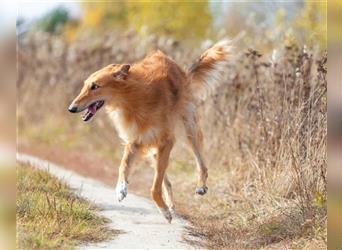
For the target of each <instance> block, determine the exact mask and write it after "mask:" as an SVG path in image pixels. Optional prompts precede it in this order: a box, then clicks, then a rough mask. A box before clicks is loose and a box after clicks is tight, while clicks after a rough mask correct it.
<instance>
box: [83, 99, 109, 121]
mask: <svg viewBox="0 0 342 250" xmlns="http://www.w3.org/2000/svg"><path fill="white" fill-rule="evenodd" d="M103 104H104V101H97V102H93V103H92V104H90V105H89V107H88V108H87V109H86V111H85V112H84V114H83V116H82V120H83V121H85V122H87V121H89V120H90V119H91V118H92V117H93V116H94V115H95V114H96V112H97V111H98V110H99V109H100V108H102V106H103Z"/></svg>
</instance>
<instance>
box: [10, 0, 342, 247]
mask: <svg viewBox="0 0 342 250" xmlns="http://www.w3.org/2000/svg"><path fill="white" fill-rule="evenodd" d="M335 4H336V6H337V7H336V8H340V5H339V2H338V1H336V3H335ZM16 20H17V21H16V27H17V28H16V32H17V44H18V47H17V60H18V71H17V100H18V101H17V136H18V137H17V143H18V150H19V151H21V152H26V153H30V154H34V155H37V156H40V157H43V158H47V159H50V160H52V161H55V162H57V163H60V164H63V165H65V166H66V167H70V168H72V169H74V170H75V171H78V172H80V173H82V174H84V175H87V176H92V177H94V178H97V179H100V180H102V181H104V182H105V183H107V184H110V185H112V186H113V185H114V183H115V181H116V179H115V176H116V171H117V170H116V169H117V166H118V162H119V160H120V157H121V153H122V145H121V142H120V140H119V139H118V137H117V135H116V133H115V131H114V127H113V125H112V123H111V122H110V121H109V119H108V118H107V116H106V114H105V113H104V112H100V113H99V114H98V115H97V117H96V118H95V119H94V120H93V121H92V122H91V123H89V124H85V123H83V122H82V120H81V119H80V117H79V116H78V115H71V114H69V113H68V112H67V107H68V105H69V104H70V102H71V100H72V99H73V98H74V97H75V95H76V94H77V93H78V91H79V90H80V88H81V86H82V84H83V81H84V80H85V79H86V78H87V77H88V76H89V75H90V74H91V73H92V72H94V71H96V70H97V69H99V68H101V67H103V66H106V65H107V64H110V63H124V62H125V63H133V62H135V61H137V60H140V59H142V58H143V57H144V56H145V55H146V54H148V53H149V52H151V51H152V50H154V49H157V48H159V49H161V50H162V51H164V52H165V53H167V54H168V55H169V56H171V57H172V58H173V59H174V60H175V61H176V62H178V63H179V64H180V65H181V66H182V67H184V69H187V68H188V67H189V66H190V65H191V64H192V62H193V61H194V60H196V59H197V58H198V57H199V55H200V54H201V53H202V52H203V51H204V50H205V49H206V48H208V47H209V46H211V45H212V44H213V43H215V42H216V41H218V40H220V39H222V38H225V37H229V38H232V39H234V41H235V43H234V46H235V53H234V58H233V59H232V61H231V63H230V65H229V67H228V68H227V72H226V76H225V81H224V82H223V84H222V85H221V86H220V87H219V89H217V90H216V91H215V92H213V93H212V94H211V95H210V96H209V98H207V100H205V101H204V102H202V103H201V104H200V107H199V109H200V113H201V117H202V119H201V122H200V123H201V125H202V127H203V132H204V136H205V155H206V158H207V162H208V166H209V176H210V177H209V189H210V192H209V194H208V195H207V196H206V197H204V198H203V199H201V200H194V199H193V189H194V187H195V178H196V174H195V170H194V161H193V159H192V157H191V156H189V154H188V153H187V152H184V151H183V150H182V147H181V145H179V146H178V147H176V148H175V149H174V151H173V155H172V156H173V157H172V161H171V165H170V167H169V170H168V171H169V175H170V179H171V181H172V183H173V184H174V189H175V190H176V191H175V192H176V202H177V203H176V205H177V206H178V207H179V211H180V213H182V214H183V215H184V216H187V218H188V219H189V220H190V221H191V222H192V229H191V230H192V231H193V233H196V234H198V235H201V236H202V237H203V239H204V243H203V244H204V246H205V247H208V248H232V249H234V247H235V249H236V248H244V249H246V248H279V247H287V248H292V249H293V248H299V247H300V248H302V247H303V248H307V249H322V248H323V249H324V248H326V247H327V76H326V75H327V2H326V1H304V0H303V1H291V2H286V1H272V2H271V1H244V2H236V1H234V2H230V1H224V2H223V1H196V2H187V1H186V2H177V1H163V2H162V1H160V2H138V1H134V2H133V1H132V2H124V1H122V2H120V1H116V2H101V3H100V2H89V1H80V2H52V1H51V2H21V3H20V5H19V6H18V17H17V19H16ZM336 30H338V28H336ZM334 34H338V32H337V31H336V32H334ZM12 45H13V44H12ZM4 51H6V50H4ZM7 51H8V50H7ZM204 118H205V119H204ZM138 165H144V164H138ZM341 172H342V171H341V170H339V171H336V175H334V176H335V178H336V179H337V180H340V177H342V174H341ZM131 179H132V180H131V182H132V184H131V187H130V188H132V189H133V190H134V191H135V192H137V193H139V194H141V195H146V196H148V195H149V189H150V186H148V185H146V183H151V180H152V170H151V169H150V168H146V167H140V166H137V167H135V170H134V173H133V174H132V178H131ZM336 183H338V182H336ZM188 200H191V204H189V202H187V201H188ZM336 200H338V199H337V198H336ZM340 201H341V200H338V202H340ZM337 216H338V213H337ZM339 216H341V215H339ZM339 218H341V217H339ZM338 221H340V220H338ZM335 222H336V223H335V224H336V225H335V224H334V225H332V226H336V227H335V230H333V232H334V235H335V238H336V241H331V242H332V243H331V244H333V245H331V247H332V248H331V249H336V247H337V246H340V245H341V240H342V237H341V233H340V231H338V225H337V224H338V223H337V220H335ZM335 238H334V239H335Z"/></svg>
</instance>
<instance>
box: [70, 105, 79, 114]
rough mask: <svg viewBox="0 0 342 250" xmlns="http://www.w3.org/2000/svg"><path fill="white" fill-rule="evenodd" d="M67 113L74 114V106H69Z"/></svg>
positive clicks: (75, 110) (75, 109)
mask: <svg viewBox="0 0 342 250" xmlns="http://www.w3.org/2000/svg"><path fill="white" fill-rule="evenodd" d="M68 110H69V112H71V113H76V112H77V107H76V106H73V105H70V106H69V108H68Z"/></svg>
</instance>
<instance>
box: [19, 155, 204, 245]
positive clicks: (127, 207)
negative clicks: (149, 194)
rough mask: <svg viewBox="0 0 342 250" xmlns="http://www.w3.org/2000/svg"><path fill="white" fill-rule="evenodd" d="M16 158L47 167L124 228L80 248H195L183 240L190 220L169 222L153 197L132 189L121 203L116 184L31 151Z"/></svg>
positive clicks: (101, 212)
mask: <svg viewBox="0 0 342 250" xmlns="http://www.w3.org/2000/svg"><path fill="white" fill-rule="evenodd" d="M17 160H18V161H20V162H24V163H29V164H30V165H32V166H34V167H36V168H39V169H48V170H49V172H50V173H51V174H53V175H55V176H56V177H58V178H59V179H61V180H62V181H64V182H65V183H66V184H68V185H69V186H70V187H71V188H72V189H74V190H75V192H76V193H77V194H78V195H80V196H82V197H84V198H86V199H88V200H89V201H91V202H93V203H94V204H95V205H96V206H98V207H99V208H100V209H101V211H100V215H102V216H105V217H107V218H108V219H110V220H111V223H110V224H109V227H111V228H113V229H116V230H122V231H123V233H122V234H119V235H118V236H116V237H115V238H114V239H112V240H109V241H105V242H101V243H96V244H92V245H84V246H81V247H80V248H81V249H137V248H139V249H193V248H194V247H192V246H191V245H189V244H187V243H186V242H185V241H184V240H183V235H185V234H187V230H186V227H187V226H188V225H189V224H188V222H187V221H185V220H183V219H181V218H173V220H172V223H171V224H168V223H167V222H166V220H165V219H164V217H163V216H162V215H161V214H160V213H159V212H158V210H157V208H156V207H155V205H154V204H153V203H152V201H150V200H148V199H146V198H143V197H139V196H136V195H134V194H132V193H129V194H128V196H127V197H126V198H125V200H124V201H122V202H121V203H119V202H118V201H117V200H116V196H115V189H114V188H113V187H108V186H106V185H105V184H103V183H101V182H98V181H96V180H93V179H91V178H87V177H83V176H80V175H78V174H76V173H75V172H73V171H70V170H66V169H64V168H62V167H61V166H58V165H56V164H53V163H51V162H49V161H46V160H42V159H40V158H37V157H34V156H31V155H27V154H21V153H18V154H17ZM187 238H189V236H187ZM193 240H195V241H197V240H198V239H193Z"/></svg>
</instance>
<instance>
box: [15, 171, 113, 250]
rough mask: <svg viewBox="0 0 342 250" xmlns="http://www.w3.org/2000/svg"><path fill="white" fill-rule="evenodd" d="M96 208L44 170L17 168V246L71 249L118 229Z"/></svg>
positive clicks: (97, 240) (106, 235) (107, 235)
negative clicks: (114, 228) (112, 227)
mask: <svg viewBox="0 0 342 250" xmlns="http://www.w3.org/2000/svg"><path fill="white" fill-rule="evenodd" d="M96 212H97V209H96V208H94V207H92V205H91V204H90V203H89V202H88V201H86V200H84V199H82V198H80V197H78V196H76V195H75V194H74V193H73V192H72V190H70V188H69V187H68V186H66V185H65V184H63V183H62V182H60V181H59V180H58V179H56V178H55V177H53V176H51V175H50V174H49V173H48V172H47V171H42V170H37V169H34V168H32V167H30V166H27V165H19V166H18V168H17V246H18V249H73V248H75V247H76V246H77V245H79V244H83V243H90V242H99V241H103V240H106V239H110V238H111V237H113V235H114V234H115V233H117V232H115V231H113V230H111V229H109V228H108V227H107V223H108V221H107V220H106V219H105V218H102V217H100V216H98V215H97V214H96Z"/></svg>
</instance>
